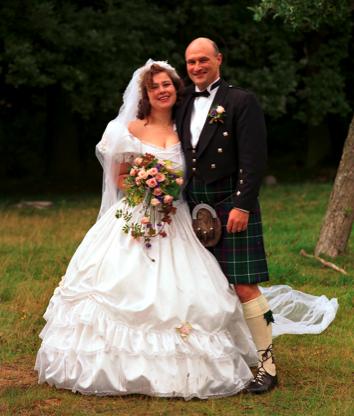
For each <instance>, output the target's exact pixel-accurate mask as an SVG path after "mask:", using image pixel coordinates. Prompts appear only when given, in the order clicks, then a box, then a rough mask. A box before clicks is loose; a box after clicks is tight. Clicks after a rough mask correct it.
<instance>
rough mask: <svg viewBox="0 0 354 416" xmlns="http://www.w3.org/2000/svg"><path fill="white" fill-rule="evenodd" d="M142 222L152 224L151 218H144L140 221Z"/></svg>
mask: <svg viewBox="0 0 354 416" xmlns="http://www.w3.org/2000/svg"><path fill="white" fill-rule="evenodd" d="M140 222H141V223H142V224H149V222H150V218H149V217H143V218H142V219H141V220H140Z"/></svg>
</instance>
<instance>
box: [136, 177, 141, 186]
mask: <svg viewBox="0 0 354 416" xmlns="http://www.w3.org/2000/svg"><path fill="white" fill-rule="evenodd" d="M135 183H136V184H137V185H138V186H139V185H140V184H141V179H139V178H135Z"/></svg>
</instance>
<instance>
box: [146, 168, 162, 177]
mask: <svg viewBox="0 0 354 416" xmlns="http://www.w3.org/2000/svg"><path fill="white" fill-rule="evenodd" d="M158 172H159V171H158V170H157V169H156V168H151V169H149V170H148V171H147V173H148V175H150V176H155V175H156V174H157V173H158Z"/></svg>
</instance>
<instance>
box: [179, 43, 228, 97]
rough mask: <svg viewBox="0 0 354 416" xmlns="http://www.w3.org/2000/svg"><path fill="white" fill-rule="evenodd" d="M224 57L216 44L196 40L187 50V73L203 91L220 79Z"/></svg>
mask: <svg viewBox="0 0 354 416" xmlns="http://www.w3.org/2000/svg"><path fill="white" fill-rule="evenodd" d="M221 63H222V55H221V53H220V52H219V48H218V47H217V45H216V43H215V42H213V41H212V40H211V39H208V38H197V39H194V40H193V41H192V42H191V43H190V44H189V45H188V46H187V49H186V64H187V72H188V75H189V77H190V79H191V80H192V81H193V82H194V84H195V85H196V86H197V87H198V88H199V89H201V90H204V89H205V88H207V87H208V85H210V84H211V83H213V82H214V81H215V80H216V79H218V78H219V77H220V65H221Z"/></svg>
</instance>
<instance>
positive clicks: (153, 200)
mask: <svg viewBox="0 0 354 416" xmlns="http://www.w3.org/2000/svg"><path fill="white" fill-rule="evenodd" d="M150 204H151V205H152V206H153V207H156V206H157V205H160V201H159V200H158V199H157V198H152V200H151V201H150Z"/></svg>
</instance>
